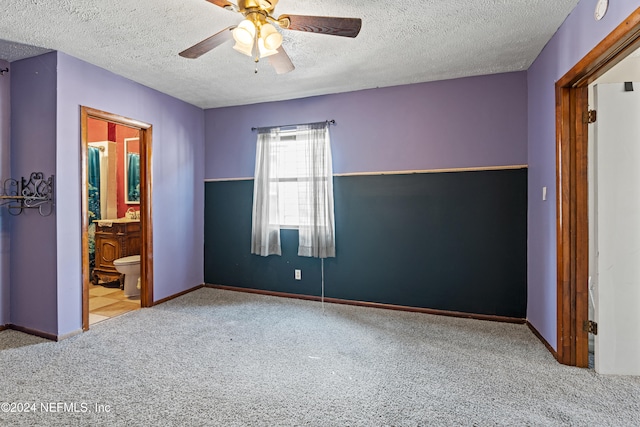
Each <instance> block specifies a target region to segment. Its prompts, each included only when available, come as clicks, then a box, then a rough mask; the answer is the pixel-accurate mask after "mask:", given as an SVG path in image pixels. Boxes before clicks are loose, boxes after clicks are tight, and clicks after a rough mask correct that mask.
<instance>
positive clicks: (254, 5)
mask: <svg viewBox="0 0 640 427" xmlns="http://www.w3.org/2000/svg"><path fill="white" fill-rule="evenodd" d="M206 1H208V2H209V3H213V4H215V5H216V6H220V7H222V8H224V9H227V10H229V11H231V12H238V13H241V14H242V15H243V16H244V17H245V19H244V20H243V21H242V22H240V23H239V24H238V25H232V26H230V27H228V28H225V29H224V30H222V31H220V32H218V33H216V34H214V35H212V36H211V37H208V38H206V39H204V40H202V41H201V42H200V43H197V44H195V45H193V46H191V47H190V48H188V49H185V50H183V51H182V52H180V53H179V55H180V56H182V57H184V58H192V59H195V58H198V57H200V56H201V55H204V54H205V53H207V52H209V51H211V50H213V49H215V48H216V47H218V46H220V45H221V44H223V43H224V42H226V41H229V40H231V39H234V40H235V42H236V43H235V45H234V46H233V48H234V49H235V50H237V51H239V52H241V53H243V54H245V55H247V56H251V57H253V58H254V60H255V62H258V61H259V60H260V58H268V59H269V63H270V64H271V65H272V66H273V68H274V69H275V70H276V73H278V74H284V73H288V72H289V71H292V70H293V69H294V68H295V67H294V66H293V63H292V62H291V59H290V58H289V55H287V53H286V52H285V51H284V49H283V48H282V46H281V45H282V34H280V32H278V30H277V29H276V26H278V27H280V28H282V29H283V30H293V31H306V32H311V33H320V34H327V35H331V36H342V37H351V38H353V37H356V36H357V35H358V33H359V32H360V28H361V27H362V20H361V19H360V18H336V17H332V16H307V15H280V16H279V17H278V18H274V17H273V16H272V13H273V11H274V9H275V7H276V5H277V4H278V1H279V0H238V4H237V5H235V4H233V3H231V2H229V1H227V0H206ZM256 72H257V69H256Z"/></svg>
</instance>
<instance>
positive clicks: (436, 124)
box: [205, 72, 527, 179]
mask: <svg viewBox="0 0 640 427" xmlns="http://www.w3.org/2000/svg"><path fill="white" fill-rule="evenodd" d="M205 119H206V120H205V121H206V123H205V126H206V130H205V139H206V148H207V149H206V172H205V174H206V178H208V179H215V178H244V177H252V176H253V174H254V167H255V146H256V134H255V132H252V131H251V128H252V127H254V126H271V125H284V124H292V123H301V122H302V123H304V122H313V121H323V120H326V119H335V120H336V122H337V126H332V127H331V142H332V150H333V167H334V172H335V173H350V172H379V171H400V170H425V169H442V168H463V167H476V166H506V165H522V164H526V163H527V134H526V129H527V81H526V73H524V72H517V73H507V74H496V75H489V76H480V77H469V78H463V79H455V80H446V81H438V82H432V83H421V84H414V85H407V86H396V87H389V88H381V89H372V90H363V91H358V92H350V93H342V94H335V95H326V96H317V97H312V98H304V99H296V100H291V101H282V102H271V103H265V104H254V105H246V106H239V107H228V108H217V109H211V110H207V111H206V112H205Z"/></svg>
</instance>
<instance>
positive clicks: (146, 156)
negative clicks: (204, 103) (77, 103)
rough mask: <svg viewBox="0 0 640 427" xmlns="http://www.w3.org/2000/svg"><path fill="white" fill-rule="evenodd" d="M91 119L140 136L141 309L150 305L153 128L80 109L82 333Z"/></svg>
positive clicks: (86, 301)
mask: <svg viewBox="0 0 640 427" xmlns="http://www.w3.org/2000/svg"><path fill="white" fill-rule="evenodd" d="M89 118H93V119H97V120H103V121H107V122H111V123H116V124H119V125H123V126H127V127H130V128H134V129H137V130H138V132H139V135H140V188H141V191H140V228H141V241H140V276H141V278H142V280H141V281H140V306H141V307H151V306H152V305H153V221H152V219H153V216H152V204H151V199H152V194H153V193H152V188H153V179H152V168H151V154H152V150H151V146H152V144H151V141H152V126H151V125H150V124H148V123H144V122H141V121H138V120H133V119H129V118H127V117H123V116H119V115H117V114H112V113H107V112H104V111H100V110H96V109H93V108H89V107H85V106H81V107H80V131H81V141H80V165H81V166H80V169H81V176H82V179H81V186H82V191H81V193H82V330H83V331H87V330H88V329H89V280H90V277H89V253H88V251H86V250H85V248H87V247H88V244H89V218H88V215H87V212H88V211H89V186H88V162H87V160H88V159H87V152H88V146H89V144H88V131H89V130H88V125H87V123H88V119H89Z"/></svg>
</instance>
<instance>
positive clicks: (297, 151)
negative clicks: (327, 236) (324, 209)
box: [269, 130, 328, 229]
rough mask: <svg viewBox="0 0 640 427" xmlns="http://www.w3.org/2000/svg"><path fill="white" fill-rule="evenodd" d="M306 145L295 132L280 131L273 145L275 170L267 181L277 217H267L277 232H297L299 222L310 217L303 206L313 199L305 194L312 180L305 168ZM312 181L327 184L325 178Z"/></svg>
mask: <svg viewBox="0 0 640 427" xmlns="http://www.w3.org/2000/svg"><path fill="white" fill-rule="evenodd" d="M309 144H310V142H309V140H308V139H307V138H305V135H298V133H297V132H296V131H295V130H289V131H282V132H281V134H280V139H279V141H277V142H274V145H275V146H274V148H275V149H274V150H273V152H272V153H271V156H273V157H274V158H273V159H271V161H272V164H274V165H275V167H277V168H278V169H277V173H276V174H275V177H274V178H271V180H270V182H271V185H270V195H271V197H272V198H273V199H274V200H277V201H278V210H277V215H271V216H270V217H269V222H270V223H272V224H277V225H280V228H293V229H296V228H298V227H299V226H300V218H305V217H309V215H310V214H311V212H309V211H310V210H311V209H310V208H309V206H308V203H304V200H309V199H311V198H312V195H310V194H307V193H308V192H309V191H311V190H312V189H313V187H312V186H310V185H308V184H309V181H310V180H311V179H312V177H311V171H310V168H309V165H308V164H307V162H308V155H307V153H308V152H309V148H310V147H309ZM275 157H277V158H275ZM313 179H315V180H322V181H326V180H327V179H328V177H327V176H326V174H323V176H319V177H315V178H313Z"/></svg>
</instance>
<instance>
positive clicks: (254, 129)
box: [251, 119, 336, 132]
mask: <svg viewBox="0 0 640 427" xmlns="http://www.w3.org/2000/svg"><path fill="white" fill-rule="evenodd" d="M316 123H322V122H316ZM325 123H329V124H330V125H335V124H336V121H335V120H333V119H331V120H325ZM310 124H312V123H296V124H293V125H281V126H264V127H266V128H270V129H271V128H288V127H292V126H300V125H310ZM258 129H260V128H256V127H253V128H251V130H252V131H253V132H255V131H257V130H258Z"/></svg>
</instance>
